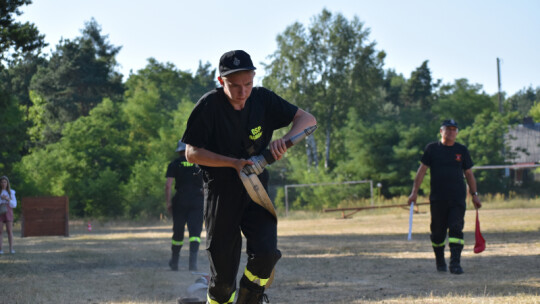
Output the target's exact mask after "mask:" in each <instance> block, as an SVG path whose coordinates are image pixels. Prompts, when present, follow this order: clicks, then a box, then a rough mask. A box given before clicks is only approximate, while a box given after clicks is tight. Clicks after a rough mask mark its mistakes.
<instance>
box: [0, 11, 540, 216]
mask: <svg viewBox="0 0 540 304" xmlns="http://www.w3.org/2000/svg"><path fill="white" fill-rule="evenodd" d="M30 3H31V1H30V0H19V1H9V0H1V1H0V4H2V8H1V9H2V10H1V12H0V13H1V16H0V18H1V19H0V22H1V24H2V28H3V29H5V30H3V31H0V45H1V46H2V48H1V52H0V78H1V85H0V107H1V109H2V110H1V112H0V124H1V131H0V141H1V143H2V144H1V145H0V172H1V173H2V174H3V175H8V176H9V177H10V180H11V182H12V184H13V185H14V188H15V189H16V190H17V192H18V194H19V196H38V195H40V196H41V195H67V196H69V200H70V209H71V211H70V213H71V214H72V215H74V216H77V217H86V216H92V217H126V218H144V217H151V216H157V215H159V214H161V213H165V212H166V209H165V204H164V194H163V193H164V191H163V188H164V183H165V178H164V175H165V170H166V166H167V164H168V162H170V161H171V160H172V159H174V157H175V156H176V154H175V152H174V148H175V145H176V142H177V140H178V139H180V138H181V136H182V134H183V131H184V128H185V124H186V121H187V118H188V117H189V114H190V112H191V109H192V108H193V106H194V104H195V102H196V101H197V100H198V99H199V98H200V97H201V96H202V95H203V94H204V93H205V92H207V91H209V90H211V89H213V88H215V87H217V83H216V70H215V68H213V67H212V65H211V64H210V63H204V64H203V63H202V62H199V67H198V69H197V70H196V71H195V72H194V73H192V72H190V71H183V70H181V69H179V68H177V67H176V66H174V65H173V64H171V63H162V62H159V61H158V60H156V59H154V58H150V59H148V62H147V65H146V67H144V68H143V69H141V70H139V71H136V72H131V73H130V75H127V79H126V80H125V81H124V80H123V76H124V75H121V74H120V73H119V72H117V62H116V55H117V54H118V53H119V52H120V50H121V47H119V46H114V45H113V44H112V43H111V42H110V41H109V39H108V36H107V35H104V34H103V33H102V29H101V26H100V25H99V24H98V23H97V21H96V20H94V19H92V20H90V21H88V22H86V23H85V24H84V28H83V29H82V30H81V35H80V36H79V37H76V38H74V39H62V40H61V41H59V42H58V44H57V45H56V46H55V49H54V50H52V51H51V53H50V54H42V51H43V49H44V47H46V44H45V42H44V36H43V35H42V34H40V33H39V31H38V29H37V28H36V27H35V26H34V25H33V24H31V23H24V24H23V23H19V22H16V21H15V20H14V18H13V17H14V16H15V15H18V14H20V12H19V11H18V8H19V7H20V6H23V5H28V4H30ZM369 34H370V31H369V28H367V27H366V26H365V25H364V23H363V22H361V21H360V19H359V18H357V17H354V18H353V19H351V20H348V19H346V18H345V17H344V16H343V15H341V14H333V13H331V12H330V11H328V10H323V11H322V12H321V13H320V14H319V15H317V16H315V18H314V19H313V21H312V23H311V24H309V25H304V24H301V23H294V24H291V25H290V26H288V27H287V28H286V29H285V30H284V31H283V32H282V33H281V34H279V35H278V36H277V38H276V39H277V42H278V46H277V49H276V51H275V52H274V53H272V54H271V55H270V59H269V62H268V63H267V64H265V65H264V67H263V68H264V69H265V72H266V73H265V77H264V79H263V81H262V82H263V85H264V86H265V87H267V88H269V89H272V90H274V91H275V92H276V93H278V94H279V95H281V96H283V97H284V98H285V99H287V100H288V101H290V102H291V103H294V104H296V105H298V106H300V107H302V108H304V109H306V110H307V111H309V112H311V113H313V114H314V115H315V116H316V117H317V120H318V122H319V130H318V131H317V132H316V133H315V134H314V136H311V137H310V138H308V140H306V141H305V148H303V149H302V148H299V147H298V148H294V149H291V150H290V151H289V152H288V156H287V157H286V158H284V160H282V161H280V162H276V163H275V164H274V165H272V166H271V167H270V170H271V177H272V179H271V184H272V185H274V186H276V185H284V184H290V183H312V182H326V181H346V180H366V179H371V180H373V181H376V182H379V183H381V185H382V187H381V190H382V195H384V196H385V197H395V196H401V195H408V193H409V192H410V187H411V185H412V177H413V176H414V173H415V171H416V169H417V167H418V164H419V158H420V156H421V154H422V151H423V148H424V147H425V145H426V144H427V143H429V142H431V141H435V140H437V134H438V128H439V125H440V122H441V121H442V120H443V119H446V118H455V119H456V120H458V123H459V125H460V135H459V138H458V141H460V142H462V143H464V144H466V145H468V146H469V148H470V150H471V154H472V157H473V160H474V161H475V164H477V165H482V164H504V163H505V162H506V161H507V159H509V155H510V156H511V153H512V151H509V150H508V147H506V146H505V141H504V140H503V135H504V134H505V132H506V131H507V130H508V126H510V125H512V124H516V123H519V122H520V121H521V120H522V119H523V118H524V117H533V118H534V119H535V120H537V121H540V102H539V101H540V87H538V88H536V89H533V88H531V87H530V88H524V89H523V90H522V91H520V92H518V93H516V94H515V95H514V96H511V97H508V98H505V102H504V111H503V112H502V113H500V112H499V109H498V98H497V96H496V95H493V96H490V95H488V94H486V93H485V92H484V91H483V90H482V86H481V85H479V84H471V83H469V82H468V81H467V79H457V80H455V81H454V83H447V84H443V83H441V81H440V80H434V79H432V77H431V71H430V69H429V65H428V64H429V62H428V61H425V62H421V63H419V66H418V68H416V69H415V70H414V71H413V72H412V73H411V75H410V76H409V77H408V78H407V77H405V76H404V75H401V74H397V73H396V72H395V71H394V70H391V69H384V68H383V67H384V60H385V56H386V54H385V52H384V51H383V50H379V49H377V45H376V44H375V43H374V42H372V40H371V39H370V37H369ZM248 51H249V50H248ZM276 135H279V134H276ZM505 149H506V150H505ZM503 150H505V154H504V155H503V152H502V151H503ZM477 179H478V182H479V184H480V185H479V187H480V189H483V191H484V192H493V193H495V192H500V191H501V189H505V190H504V191H510V190H512V189H511V188H509V186H508V181H507V180H505V179H504V178H493V177H492V176H491V175H487V174H485V172H479V173H478V176H477ZM536 188H537V189H538V187H536ZM425 190H426V191H428V190H427V189H425ZM529 194H531V193H529ZM361 197H365V193H358V191H353V190H351V189H339V191H337V190H336V189H335V188H334V189H326V188H321V189H314V190H309V191H303V192H301V193H299V194H296V195H294V197H293V199H292V201H293V203H292V208H307V209H313V210H320V209H321V208H324V207H335V206H339V205H340V204H342V203H343V202H346V201H351V200H352V201H354V200H358V199H360V198H361ZM275 200H276V203H277V204H278V205H280V204H282V203H283V191H282V190H279V191H278V192H277V194H275Z"/></svg>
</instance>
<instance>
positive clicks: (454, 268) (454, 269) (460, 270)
mask: <svg viewBox="0 0 540 304" xmlns="http://www.w3.org/2000/svg"><path fill="white" fill-rule="evenodd" d="M450 273H453V274H462V273H463V268H461V266H459V265H457V266H450Z"/></svg>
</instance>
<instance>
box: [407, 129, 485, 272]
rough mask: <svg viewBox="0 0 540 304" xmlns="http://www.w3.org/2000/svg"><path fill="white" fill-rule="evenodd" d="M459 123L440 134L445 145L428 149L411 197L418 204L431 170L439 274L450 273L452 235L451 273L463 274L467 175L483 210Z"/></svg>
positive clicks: (433, 235)
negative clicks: (447, 259) (447, 255)
mask: <svg viewBox="0 0 540 304" xmlns="http://www.w3.org/2000/svg"><path fill="white" fill-rule="evenodd" d="M457 133H458V127H457V123H456V122H455V121H454V120H453V119H450V120H445V121H443V123H442V125H441V128H440V134H441V141H440V142H433V143H430V144H428V145H427V146H426V149H425V150H424V155H423V156H422V159H421V164H420V168H418V172H417V173H416V177H415V179H414V184H413V189H412V192H411V195H410V196H409V201H408V203H409V205H410V204H411V203H412V202H416V199H417V196H418V189H419V188H420V185H421V184H422V180H423V179H424V175H425V174H426V171H427V169H428V168H429V169H430V172H431V193H430V196H429V200H430V209H431V226H430V228H431V243H432V245H433V251H434V252H435V262H436V265H437V270H438V271H446V269H447V268H446V262H445V259H444V246H445V241H446V235H447V232H448V243H449V246H450V272H451V273H454V274H461V273H463V269H462V268H461V264H460V259H461V251H462V250H463V245H464V244H465V242H464V241H463V226H464V217H465V209H466V207H465V198H466V188H465V183H464V181H463V175H464V174H465V179H466V180H467V184H468V185H469V191H470V194H471V195H472V199H473V204H474V207H475V208H480V207H482V204H481V203H480V199H479V198H478V192H477V189H476V180H475V178H474V174H473V172H472V169H471V168H472V166H473V162H472V160H471V156H470V155H469V150H467V147H466V146H464V145H462V144H459V143H457V142H456V137H457Z"/></svg>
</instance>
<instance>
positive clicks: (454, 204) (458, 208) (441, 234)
mask: <svg viewBox="0 0 540 304" xmlns="http://www.w3.org/2000/svg"><path fill="white" fill-rule="evenodd" d="M430 210H431V225H430V228H431V242H432V243H433V246H434V247H442V246H444V242H445V240H446V235H447V233H448V238H449V243H450V244H452V243H455V244H458V243H461V244H462V243H463V226H464V224H465V220H464V217H465V200H461V201H454V200H432V201H430ZM441 245H442V246H441Z"/></svg>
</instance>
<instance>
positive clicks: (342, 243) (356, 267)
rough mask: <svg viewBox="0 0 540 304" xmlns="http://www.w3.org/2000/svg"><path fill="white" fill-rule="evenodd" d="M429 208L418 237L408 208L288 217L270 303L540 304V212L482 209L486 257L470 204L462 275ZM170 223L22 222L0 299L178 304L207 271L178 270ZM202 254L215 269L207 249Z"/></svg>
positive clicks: (1, 266)
mask: <svg viewBox="0 0 540 304" xmlns="http://www.w3.org/2000/svg"><path fill="white" fill-rule="evenodd" d="M421 211H424V213H420V214H416V215H415V217H414V228H413V232H414V233H413V240H412V241H407V240H406V235H407V229H408V212H407V211H405V210H400V211H397V210H396V211H393V212H387V213H369V212H367V213H359V214H356V215H355V216H354V218H352V219H337V218H336V217H338V216H339V214H337V213H336V214H326V216H325V217H321V216H320V215H317V218H315V219H283V218H281V219H280V222H279V247H280V249H281V251H282V253H283V258H282V259H281V260H280V261H279V263H278V265H277V268H276V276H275V280H274V283H273V285H272V286H271V288H270V289H269V290H268V295H269V298H270V301H271V303H540V208H527V209H503V210H481V213H480V216H481V222H482V231H483V233H484V237H485V239H486V241H487V249H486V251H485V252H483V253H481V254H474V253H473V251H472V248H473V246H474V234H473V231H474V215H475V214H474V212H471V211H469V212H468V213H467V216H466V224H465V233H466V235H465V241H466V246H465V249H464V254H463V261H462V265H463V268H464V270H465V274H463V275H459V276H458V275H452V274H449V273H437V271H436V270H435V263H434V258H433V252H432V249H431V243H430V241H429V231H428V229H429V213H428V212H425V211H427V208H426V207H424V208H423V210H422V208H421ZM333 216H334V217H333ZM170 226H171V225H170V223H156V224H154V225H145V226H142V225H135V224H119V223H115V224H111V223H93V228H94V229H93V230H92V231H91V232H89V231H87V230H86V229H85V228H86V225H85V223H83V222H72V223H71V225H70V232H71V235H70V237H30V238H20V237H19V235H20V228H17V230H16V231H15V233H16V235H17V236H16V237H15V240H14V242H15V249H16V250H17V253H16V254H13V255H12V254H4V255H3V256H0V287H1V290H2V291H1V296H0V302H1V303H176V298H178V297H180V296H186V295H187V294H186V288H187V287H188V286H189V285H191V284H192V283H193V282H194V281H195V279H196V278H197V276H196V275H193V274H190V273H189V272H188V271H187V269H186V268H187V259H186V251H183V252H182V254H183V255H182V258H181V268H180V271H178V272H173V271H170V270H169V269H168V266H167V260H168V257H169V253H170V249H169V244H170V236H171V233H170V229H171V228H170ZM203 242H204V235H203ZM6 243H7V239H6V237H5V233H4V244H5V245H7V244H6ZM6 248H7V247H6ZM6 248H4V249H6ZM4 251H6V250H4ZM447 255H448V250H447ZM243 259H244V261H243V263H242V265H245V256H244V257H243ZM199 261H200V263H199V264H200V268H201V270H202V271H207V270H208V261H207V260H206V254H205V252H204V251H201V252H200V258H199ZM241 271H242V269H241V270H240V272H241ZM239 275H240V274H239Z"/></svg>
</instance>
